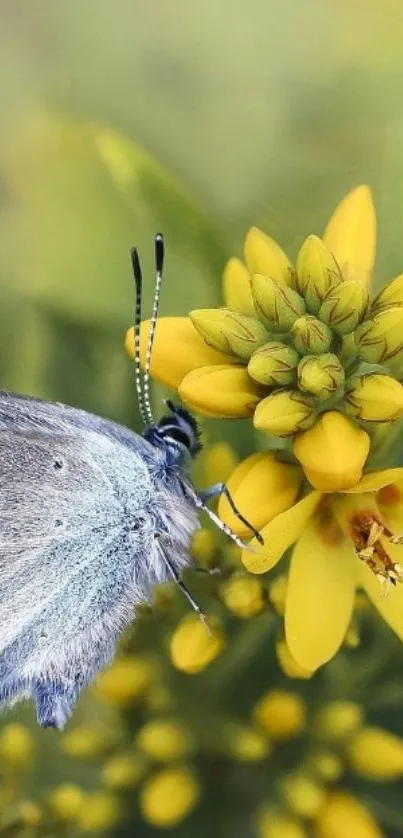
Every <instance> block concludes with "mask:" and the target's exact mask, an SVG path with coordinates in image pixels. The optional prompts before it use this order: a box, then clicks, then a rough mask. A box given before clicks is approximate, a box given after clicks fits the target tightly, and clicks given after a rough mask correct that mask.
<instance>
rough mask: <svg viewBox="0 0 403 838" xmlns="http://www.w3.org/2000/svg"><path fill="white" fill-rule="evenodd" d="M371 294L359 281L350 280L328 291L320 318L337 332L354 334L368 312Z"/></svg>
mask: <svg viewBox="0 0 403 838" xmlns="http://www.w3.org/2000/svg"><path fill="white" fill-rule="evenodd" d="M368 305H369V293H368V291H367V289H366V287H365V285H363V283H362V282H360V280H359V279H350V280H346V282H342V283H341V284H340V285H338V286H337V287H333V288H331V289H330V291H328V293H327V294H326V297H325V299H324V301H323V303H322V305H321V307H320V311H319V317H320V319H321V320H323V321H324V322H325V323H328V324H329V326H331V328H332V329H333V331H334V332H337V334H338V335H347V334H349V333H350V332H353V331H354V329H355V328H356V327H357V326H358V324H359V323H360V322H361V320H362V319H363V317H365V314H366V312H367V310H368Z"/></svg>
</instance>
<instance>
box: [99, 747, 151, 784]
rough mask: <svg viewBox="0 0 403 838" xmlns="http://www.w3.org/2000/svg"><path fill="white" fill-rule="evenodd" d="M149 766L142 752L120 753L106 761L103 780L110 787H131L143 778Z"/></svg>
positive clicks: (102, 775) (102, 773) (103, 768)
mask: <svg viewBox="0 0 403 838" xmlns="http://www.w3.org/2000/svg"><path fill="white" fill-rule="evenodd" d="M147 767H148V766H147V762H146V760H145V759H144V757H143V756H142V755H141V754H136V753H135V754H118V755H116V756H114V757H112V758H111V759H109V760H108V761H107V762H105V763H104V765H103V767H102V772H101V780H102V783H103V785H104V786H106V787H107V788H109V789H130V788H133V787H134V786H137V785H138V784H139V782H140V781H141V780H142V779H143V777H144V775H145V773H146V771H147Z"/></svg>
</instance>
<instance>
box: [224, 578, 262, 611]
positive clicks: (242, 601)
mask: <svg viewBox="0 0 403 838" xmlns="http://www.w3.org/2000/svg"><path fill="white" fill-rule="evenodd" d="M256 583H257V584H256ZM221 596H222V599H223V602H224V603H225V605H226V606H227V608H228V610H229V611H231V612H232V614H235V615H236V617H241V618H243V619H245V618H247V617H253V616H254V614H259V611H261V610H262V608H263V607H264V601H263V588H262V583H261V582H260V581H259V579H255V578H253V577H251V576H232V577H231V579H228V581H227V582H225V583H224V585H223V586H222V591H221Z"/></svg>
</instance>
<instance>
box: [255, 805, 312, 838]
mask: <svg viewBox="0 0 403 838" xmlns="http://www.w3.org/2000/svg"><path fill="white" fill-rule="evenodd" d="M257 835H258V838H307V832H306V831H305V828H304V826H303V825H302V823H300V822H299V821H298V820H297V819H296V818H294V817H292V816H291V815H286V814H283V813H281V812H277V811H276V809H272V808H271V807H270V806H264V807H262V808H261V810H260V812H258V815H257Z"/></svg>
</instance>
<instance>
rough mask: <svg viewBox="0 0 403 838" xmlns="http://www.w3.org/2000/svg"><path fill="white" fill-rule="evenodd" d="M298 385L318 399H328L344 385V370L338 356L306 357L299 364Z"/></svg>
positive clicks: (327, 353)
mask: <svg viewBox="0 0 403 838" xmlns="http://www.w3.org/2000/svg"><path fill="white" fill-rule="evenodd" d="M298 384H299V387H300V388H301V390H305V391H306V392H308V393H313V395H315V396H317V398H318V399H321V400H325V399H328V398H329V396H331V395H332V394H333V393H335V392H336V391H337V390H338V389H339V387H341V386H342V385H343V384H344V370H343V367H342V365H341V363H340V361H339V359H338V357H337V355H333V354H332V353H331V352H326V353H325V354H324V355H305V357H304V358H301V360H300V362H299V364H298Z"/></svg>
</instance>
